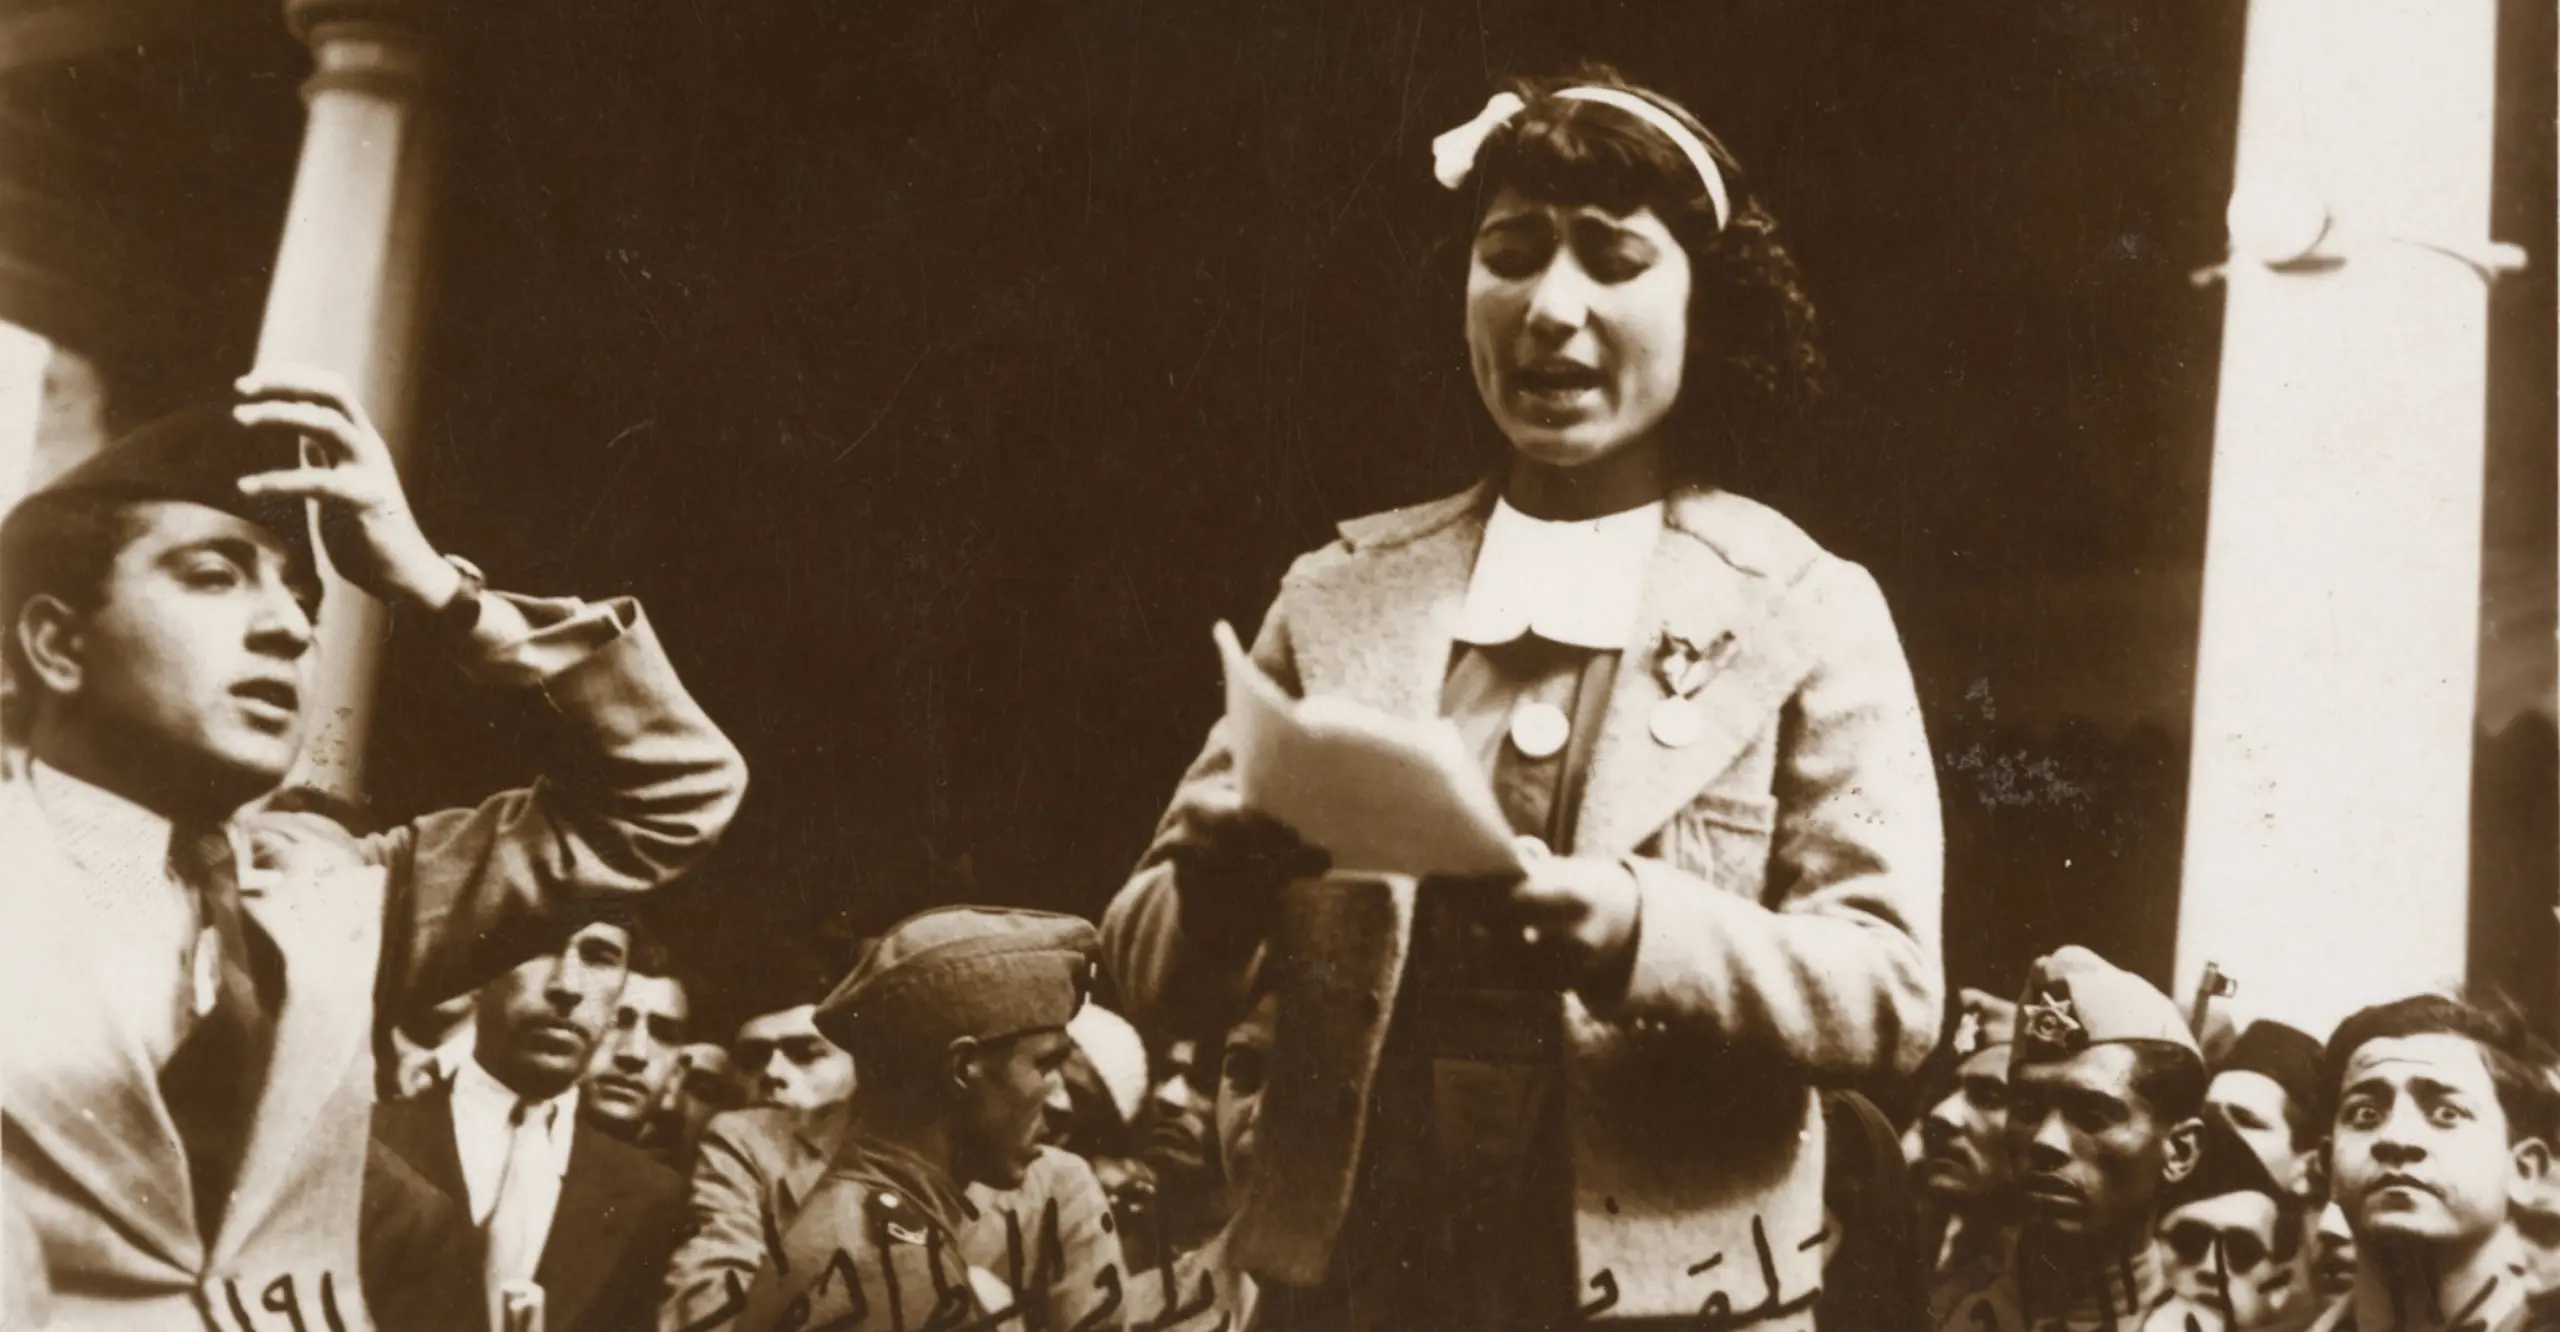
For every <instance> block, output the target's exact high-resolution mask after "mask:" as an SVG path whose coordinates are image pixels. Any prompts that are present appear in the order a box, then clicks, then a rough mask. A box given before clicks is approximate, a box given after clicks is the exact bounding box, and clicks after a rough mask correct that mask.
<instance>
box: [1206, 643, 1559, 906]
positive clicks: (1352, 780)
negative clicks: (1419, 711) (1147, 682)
mask: <svg viewBox="0 0 2560 1332" xmlns="http://www.w3.org/2000/svg"><path fill="white" fill-rule="evenodd" d="M1215 636H1216V638H1217V641H1218V653H1219V655H1220V656H1221V657H1222V658H1223V659H1224V660H1225V662H1226V672H1227V743H1228V746H1229V747H1230V748H1231V749H1233V750H1234V752H1235V759H1236V783H1237V787H1238V789H1239V791H1240V792H1241V794H1242V796H1243V798H1244V803H1245V805H1246V807H1247V808H1250V809H1258V810H1261V811H1262V812H1264V813H1266V814H1269V815H1271V816H1272V817H1273V818H1276V819H1279V820H1280V821H1281V822H1283V823H1286V824H1288V825H1289V826H1290V827H1292V828H1294V829H1296V830H1297V833H1298V836H1299V837H1300V838H1302V839H1304V840H1305V841H1306V842H1307V844H1308V845H1310V846H1317V847H1322V848H1323V849H1324V850H1325V851H1326V852H1327V853H1329V854H1330V855H1332V857H1333V864H1334V868H1335V870H1336V871H1338V872H1344V873H1366V874H1411V875H1417V876H1419V875H1430V874H1457V875H1472V874H1513V873H1518V872H1519V870H1520V866H1521V862H1520V853H1519V849H1518V847H1517V846H1516V845H1515V844H1514V842H1513V841H1512V837H1511V828H1510V825H1509V823H1508V822H1506V821H1505V820H1504V819H1503V817H1502V809H1501V806H1500V805H1498V804H1497V803H1495V801H1494V797H1493V788H1492V786H1491V785H1489V784H1488V783H1487V782H1486V781H1485V779H1484V774H1483V773H1481V772H1479V771H1477V770H1476V766H1475V764H1474V763H1473V762H1472V761H1470V760H1469V759H1468V757H1467V754H1466V748H1465V745H1464V744H1463V743H1462V742H1461V741H1460V740H1459V738H1458V730H1457V728H1456V727H1454V726H1452V725H1450V724H1449V723H1448V722H1447V721H1445V720H1442V719H1439V718H1434V719H1431V720H1429V721H1423V720H1418V719H1415V718H1411V717H1398V716H1394V715H1392V714H1390V713H1385V712H1381V711H1379V710H1377V709H1375V708H1371V707H1366V706H1364V705H1361V704H1358V703H1354V702H1351V701H1349V700H1347V699H1341V698H1331V697H1324V696H1318V697H1316V698H1311V699H1305V700H1299V699H1293V698H1291V697H1289V695H1288V693H1287V692H1286V691H1284V690H1282V689H1281V688H1280V686H1279V685H1278V684H1276V683H1274V682H1273V681H1272V679H1271V677H1270V676H1268V675H1265V674H1264V673H1263V671H1262V668H1261V667H1260V666H1257V665H1255V664H1254V661H1253V658H1252V657H1251V656H1248V655H1247V654H1246V653H1245V650H1244V647H1243V645H1242V644H1240V643H1238V642H1237V641H1236V634H1235V630H1234V629H1232V628H1229V627H1228V626H1227V625H1226V624H1225V623H1224V622H1223V621H1222V622H1220V623H1219V625H1218V627H1217V629H1216V631H1215Z"/></svg>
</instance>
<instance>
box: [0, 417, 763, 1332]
mask: <svg viewBox="0 0 2560 1332" xmlns="http://www.w3.org/2000/svg"><path fill="white" fill-rule="evenodd" d="M315 516H316V517H317V519H318V521H317V522H316V523H315V522H314V521H313V520H314V517H315ZM315 530H316V531H317V533H318V534H319V539H318V540H317V541H315V540H314V536H313V534H314V531H315ZM323 551H325V554H326V557H327V561H328V563H329V564H330V565H331V566H333V567H334V568H335V569H336V571H337V572H338V573H339V574H341V575H343V576H344V577H345V579H346V580H347V581H348V582H349V583H350V584H352V585H353V586H354V588H356V589H357V590H358V591H359V592H361V593H363V594H365V595H369V596H372V597H374V598H377V599H379V600H381V601H383V602H385V603H386V604H387V605H388V606H389V608H390V611H391V614H392V617H393V618H392V624H393V626H394V632H395V635H396V637H395V639H394V642H395V643H397V644H400V645H404V646H400V647H397V648H395V650H398V651H402V652H411V651H417V650H421V649H425V650H441V653H442V654H443V655H445V656H447V657H449V658H451V659H453V660H454V661H455V662H456V663H458V664H459V665H461V666H462V667H463V668H464V670H465V672H466V673H467V674H469V675H470V676H472V677H473V678H474V679H475V680H477V681H478V682H479V683H481V684H484V685H487V686H491V687H496V688H503V689H510V690H514V691H517V692H520V693H523V694H526V695H530V696H532V697H534V698H536V699H537V700H538V701H540V702H541V703H543V704H546V705H547V706H548V708H549V710H550V712H551V713H552V714H553V716H554V717H555V718H556V719H557V721H558V727H557V730H558V733H559V736H560V740H561V746H560V751H559V757H560V759H561V760H563V761H561V762H558V763H557V764H556V765H554V766H553V768H552V771H550V772H549V773H547V774H546V776H545V778H544V780H542V781H540V782H537V783H535V784H534V785H532V786H531V787H529V788H526V789H522V790H515V791H508V792H504V793H501V794H498V795H495V796H492V797H491V798H489V799H488V800H486V801H484V802H482V803H481V804H480V805H479V806H477V807H476V808H472V809H454V810H443V811H437V812H432V813H426V814H422V815H420V816H419V817H417V818H414V819H411V820H409V821H407V822H404V823H400V824H398V825H397V826H394V827H391V828H389V829H386V830H384V831H381V832H376V833H370V834H361V835H360V834H359V833H358V832H356V831H353V830H350V829H349V828H348V827H347V826H345V824H344V822H343V821H342V820H341V819H340V818H338V817H335V816H334V815H333V814H331V813H329V812H325V811H318V810H315V809H314V805H315V804H316V803H326V802H315V801H313V800H308V799H288V797H294V796H296V795H297V794H298V793H293V792H280V791H279V788H280V787H282V786H283V785H284V784H285V782H286V781H287V777H288V774H289V773H291V772H292V771H293V769H294V767H295V764H296V762H297V760H298V759H299V758H300V757H301V755H302V751H303V741H304V738H305V734H306V732H307V731H308V730H309V729H310V728H311V726H312V725H313V723H315V722H316V721H317V720H319V719H318V718H315V717H313V716H312V715H311V713H312V712H313V711H314V708H315V703H314V691H313V690H312V688H311V685H312V683H313V672H314V662H315V660H316V658H317V656H318V654H319V651H320V640H319V635H318V633H317V617H318V615H319V614H320V610H321V602H322V582H321V578H320V567H321V565H320V555H321V553H322V552H323ZM333 595H337V594H333ZM0 661H5V665H6V669H7V673H8V678H9V683H10V685H11V690H10V692H9V693H8V695H7V697H6V700H5V707H4V708H0V738H4V739H5V741H6V744H5V745H4V746H0V750H5V753H0V759H5V762H0V865H5V866H6V867H7V873H8V889H9V891H8V894H7V902H6V921H5V927H0V1051H6V1053H7V1059H6V1061H5V1067H4V1068H0V1107H5V1112H0V1113H5V1116H6V1127H7V1139H8V1151H7V1154H6V1175H7V1180H6V1183H7V1188H6V1190H5V1191H6V1193H7V1195H8V1200H9V1210H10V1212H11V1214H12V1220H11V1225H12V1231H11V1233H12V1237H13V1248H12V1254H13V1262H12V1269H13V1271H12V1275H13V1277H15V1278H18V1279H14V1280H12V1282H11V1283H10V1289H9V1292H8V1299H9V1305H10V1309H11V1312H12V1315H13V1317H14V1318H16V1319H19V1320H22V1321H23V1322H24V1323H26V1324H28V1325H34V1326H44V1325H46V1320H47V1319H50V1320H51V1322H52V1325H54V1326H61V1327H93V1326H110V1325H111V1326H117V1327H148V1328H154V1329H159V1328H173V1329H174V1328H214V1327H223V1328H229V1327H237V1326H244V1325H247V1324H249V1323H250V1322H252V1321H253V1320H252V1316H251V1314H250V1313H248V1312H247V1310H248V1309H249V1308H250V1307H251V1306H253V1305H254V1306H257V1307H259V1308H261V1309H263V1310H265V1311H267V1312H266V1313H265V1314H262V1315H260V1317H261V1318H267V1319H269V1320H271V1321H275V1322H277V1323H278V1325H282V1324H285V1323H290V1324H292V1325H295V1326H303V1325H308V1326H311V1327H315V1328H317V1327H338V1326H347V1327H364V1326H369V1325H371V1324H372V1322H373V1320H372V1319H371V1318H369V1317H368V1311H367V1309H366V1308H365V1306H364V1303H363V1299H364V1296H363V1292H362V1289H361V1284H362V1272H361V1262H360V1257H359V1252H358V1236H359V1233H360V1231H361V1225H360V1215H361V1212H362V1210H363V1208H362V1202H363V1193H364V1184H365V1181H366V1178H367V1174H366V1162H367V1160H368V1155H369V1153H368V1145H367V1130H368V1126H369V1120H370V1113H369V1112H370V1109H371V1106H372V1103H373V1101H374V1099H375V1087H374V1060H373V1059H372V1058H371V1057H369V1056H370V1052H371V1050H372V1048H373V1045H374V1041H375V1038H376V1025H377V1024H376V1017H377V1012H379V1013H380V1014H381V1015H383V1016H386V1017H390V1016H398V1015H401V1014H405V1013H411V1012H415V1011H417V1010H418V1009H420V1008H423V1007H425V1006H427V1005H432V1004H435V1003H437V1002H439V1001H442V1000H445V999H449V998H451V997H452V996H454V995H457V994H461V993H463V992H465V991H468V990H470V989H472V988H473V987H474V986H476V985H478V984H480V983H481V982H482V981H485V980H487V979H488V978H490V977H491V976H494V975H497V974H499V973H501V972H504V971H506V970H508V969H509V968H511V967H513V966H515V965H516V964H517V963H519V962H521V961H523V960H525V959H526V958H527V957H528V956H532V955H535V954H537V953H539V952H540V951H541V950H542V949H543V948H544V946H545V942H546V939H549V940H552V941H556V939H557V937H558V935H559V933H561V932H565V930H566V929H567V928H569V924H568V922H567V921H566V919H565V913H566V912H567V911H568V909H569V908H570V906H571V904H572V903H577V902H584V901H593V900H596V899H600V898H614V897H624V896H628V895H630V894H635V893H640V892H645V891H647V890H650V889H654V888H656V887H659V886H660V885H662V884H664V883H667V882H669V881H670V880H672V879H674V878H675V877H676V876H677V875H678V874H681V873H682V872H684V871H685V870H686V869H687V868H688V867H690V866H691V865H692V864H693V863H695V861H697V860H698V859H699V858H700V857H701V855H702V854H703V853H704V852H706V851H708V850H709V849H710V847H711V845H712V843H713V842H714V841H716V840H717V838H718V836H719V834H720V833H721V832H722V830H723V829H724V828H726V826H727V825H728V823H729V820H730V817H731V816H732V815H733V814H734V813H735V812H736V809H737V806H738V802H739V800H740V798H741V796H742V795H743V794H744V792H745V788H746V767H745V764H744V762H743V760H741V758H740V757H739V755H738V751H737V749H736V747H735V746H733V745H732V744H731V743H730V742H729V740H728V739H727V738H726V737H724V736H723V735H721V733H720V731H719V729H718V728H717V727H715V726H714V725H713V724H712V723H711V721H710V719H709V718H708V717H707V716H705V715H704V713H703V711H702V709H701V708H700V707H699V706H698V705H697V704H696V703H695V702H694V700H693V699H692V698H691V697H690V696H689V695H688V694H687V693H686V691H685V688H684V686H683V684H682V683H681V682H680V681H679V680H678V679H677V678H676V673H675V668H674V666H673V665H672V664H671V663H670V662H669V660H668V659H667V656H666V653H665V652H664V651H663V650H662V649H661V648H660V647H659V645H658V641H657V636H656V633H655V631H654V630H653V629H652V628H651V627H650V624H649V621H648V619H647V617H645V616H644V615H643V614H642V613H641V611H640V608H639V606H638V605H637V604H635V603H633V602H632V601H630V600H629V599H627V598H614V599H608V600H603V601H596V602H585V601H578V600H573V599H557V600H552V599H536V598H528V597H516V596H508V595H504V594H501V593H498V592H495V591H492V590H488V589H486V588H484V586H483V583H482V579H481V576H480V574H479V571H478V570H476V569H474V568H472V567H471V566H470V565H468V564H466V563H463V562H462V561H459V560H456V559H451V558H448V557H447V556H446V555H445V554H444V553H443V552H441V551H439V550H438V549H437V548H436V547H435V546H434V545H433V544H432V543H431V542H430V541H429V540H428V538H427V536H426V534H425V533H424V532H423V531H422V530H420V528H419V526H418V523H417V519H416V516H415V514H414V513H413V511H412V509H411V507H410V504H409V501H408V496H407V494H406V492H405V490H404V488H403V486H402V483H401V478H400V475H399V471H398V469H397V468H396V467H395V466H394V464H393V459H392V456H391V451H390V448H389V445H388V444H387V443H386V442H385V441H384V440H383V438H382V436H381V435H380V434H379V433H378V432H377V431H376V430H375V429H374V427H373V426H372V424H371V423H370V422H369V421H368V420H367V419H366V416H365V412H364V408H363V406H362V404H361V403H360V402H359V401H358V400H357V397H356V395H355V394H354V392H353V391H352V389H351V387H350V386H349V385H347V384H345V383H343V382H341V381H339V380H337V379H336V378H335V377H333V376H331V375H329V374H327V373H325V372H322V371H317V370H311V369H307V368H293V367H277V368H275V369H273V370H270V371H265V372H261V373H259V374H257V375H254V376H252V377H250V378H248V379H245V380H243V381H241V382H240V383H239V384H238V385H237V386H236V388H235V396H234V397H233V398H232V399H231V400H230V401H227V402H220V403H213V404H208V405H206V406H203V407H199V408H195V409H191V410H188V411H183V412H179V413H177V414H174V415H172V416H169V417H166V418H163V419H161V420H159V421H157V422H154V423H152V424H151V425H148V426H145V427H143V428H141V429H139V430H137V431H135V432H133V433H132V434H130V435H128V436H126V437H124V438H123V439H121V440H119V441H117V442H116V443H114V444H111V445H109V446H108V447H107V448H106V449H104V450H103V451H101V452H100V453H98V454H97V455H95V456H94V457H91V458H90V459H88V460H86V461H85V462H82V463H80V464H79V465H78V466H75V467H73V468H72V469H71V470H69V471H68V472H65V473H64V474H62V475H61V476H60V477H58V478H56V479H54V480H53V481H52V482H50V483H49V484H47V485H46V486H45V487H44V488H43V489H41V490H39V491H37V492H36V493H34V494H31V495H29V496H28V497H26V498H25V499H24V500H21V501H20V502H19V503H18V504H17V506H16V507H15V508H14V509H12V510H11V511H10V512H9V514H8V517H7V519H6V520H5V522H0ZM21 1252H23V1253H24V1255H25V1256H26V1257H27V1259H28V1261H27V1262H26V1265H25V1267H24V1268H21V1267H19V1266H18V1264H17V1262H16V1261H15V1257H16V1256H17V1255H19V1254H21ZM28 1269H32V1273H30V1271H29V1270H28ZM30 1275H32V1278H33V1279H28V1278H29V1277H30ZM13 1325H15V1324H14V1323H13ZM551 1326H552V1327H553V1329H554V1332H565V1329H566V1327H567V1324H565V1323H564V1322H562V1321H559V1320H554V1321H553V1323H552V1324H551Z"/></svg>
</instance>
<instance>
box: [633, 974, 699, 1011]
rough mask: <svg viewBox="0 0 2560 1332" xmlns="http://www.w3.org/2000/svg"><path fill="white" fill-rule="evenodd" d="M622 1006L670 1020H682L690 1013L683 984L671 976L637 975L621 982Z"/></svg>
mask: <svg viewBox="0 0 2560 1332" xmlns="http://www.w3.org/2000/svg"><path fill="white" fill-rule="evenodd" d="M622 1006H623V1007H625V1008H629V1009H633V1010H636V1011H638V1012H642V1013H650V1014H655V1015H657V1016H660V1017H672V1018H682V1017H684V1016H686V1014H687V1013H688V1012H689V1011H690V1005H688V1004H687V1003H686V1001H685V994H684V982H682V981H680V980H677V979H676V978H675V977H673V976H643V975H639V974H637V973H634V974H633V975H632V976H631V977H630V978H629V979H627V980H625V981H623V982H622Z"/></svg>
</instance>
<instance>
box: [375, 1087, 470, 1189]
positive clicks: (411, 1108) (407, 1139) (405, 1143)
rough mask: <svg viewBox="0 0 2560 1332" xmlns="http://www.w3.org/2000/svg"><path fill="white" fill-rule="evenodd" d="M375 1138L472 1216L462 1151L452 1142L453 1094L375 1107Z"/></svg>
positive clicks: (437, 1092)
mask: <svg viewBox="0 0 2560 1332" xmlns="http://www.w3.org/2000/svg"><path fill="white" fill-rule="evenodd" d="M373 1136H374V1137H376V1138H378V1139H380V1140H381V1142H382V1145H383V1146H385V1147H388V1148H390V1149H391V1150H392V1151H394V1152H396V1153H398V1154H399V1157H400V1159H401V1160H403V1161H406V1162H408V1163H409V1168H410V1169H412V1170H415V1171H417V1172H418V1173H419V1174H421V1175H423V1176H425V1177H426V1180H427V1182H428V1183H430V1184H433V1185H435V1186H436V1187H437V1188H438V1189H441V1190H443V1191H444V1194H445V1196H446V1197H448V1198H451V1199H453V1200H454V1202H455V1203H456V1204H458V1205H460V1206H461V1208H462V1213H463V1216H464V1218H465V1219H466V1220H467V1219H469V1217H470V1215H471V1188H470V1185H468V1184H467V1183H465V1182H464V1181H463V1178H462V1148H461V1146H460V1145H459V1144H457V1143H455V1142H454V1140H453V1093H452V1091H451V1090H449V1089H445V1088H438V1089H437V1090H434V1091H431V1092H428V1093H427V1094H425V1095H423V1096H417V1097H413V1098H411V1099H409V1100H405V1101H385V1102H383V1103H382V1104H380V1105H377V1106H375V1107H374V1110H373Z"/></svg>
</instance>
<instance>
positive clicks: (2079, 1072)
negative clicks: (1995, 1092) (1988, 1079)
mask: <svg viewBox="0 0 2560 1332" xmlns="http://www.w3.org/2000/svg"><path fill="white" fill-rule="evenodd" d="M2136 1063H2137V1057H2136V1055H2135V1054H2134V1052H2133V1047H2131V1046H2128V1045H2119V1044H2114V1043H2108V1044H2102V1045H2092V1046H2089V1047H2088V1048H2086V1049H2082V1050H2075V1051H2073V1052H2072V1053H2071V1054H2070V1055H2069V1056H2067V1057H2065V1058H2062V1059H2033V1060H2018V1061H2016V1062H2013V1063H2012V1064H2011V1065H2010V1066H2009V1081H2010V1082H2012V1083H2014V1084H2017V1085H2019V1086H2025V1087H2056V1088H2070V1089H2074V1090H2078V1091H2091V1092H2103V1093H2105V1094H2107V1095H2109V1096H2124V1095H2128V1094H2130V1093H2131V1092H2132V1090H2133V1075H2134V1070H2135V1064H2136Z"/></svg>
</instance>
